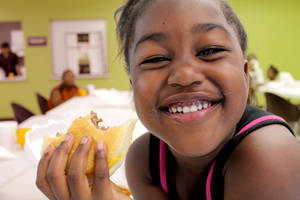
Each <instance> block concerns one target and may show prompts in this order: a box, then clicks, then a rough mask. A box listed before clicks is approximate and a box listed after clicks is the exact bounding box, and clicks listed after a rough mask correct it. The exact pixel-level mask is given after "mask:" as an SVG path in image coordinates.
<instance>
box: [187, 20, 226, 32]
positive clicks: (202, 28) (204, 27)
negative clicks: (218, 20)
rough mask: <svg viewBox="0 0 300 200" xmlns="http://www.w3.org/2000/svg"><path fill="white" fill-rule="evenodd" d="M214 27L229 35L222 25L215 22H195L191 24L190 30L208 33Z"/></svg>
mask: <svg viewBox="0 0 300 200" xmlns="http://www.w3.org/2000/svg"><path fill="white" fill-rule="evenodd" d="M214 29H220V30H222V31H224V32H225V33H226V34H228V35H230V33H229V31H228V30H227V29H226V28H225V27H224V26H223V25H221V24H215V23H204V24H195V25H193V27H192V29H191V32H192V33H193V34H198V33H208V32H210V31H212V30H214Z"/></svg>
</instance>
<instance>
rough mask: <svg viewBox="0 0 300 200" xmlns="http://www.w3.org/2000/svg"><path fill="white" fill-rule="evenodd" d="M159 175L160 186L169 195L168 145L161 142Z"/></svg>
mask: <svg viewBox="0 0 300 200" xmlns="http://www.w3.org/2000/svg"><path fill="white" fill-rule="evenodd" d="M159 173H160V184H161V186H162V188H163V190H164V191H165V192H166V193H167V194H168V193H169V192H168V186H167V176H166V143H164V142H163V141H162V140H159Z"/></svg>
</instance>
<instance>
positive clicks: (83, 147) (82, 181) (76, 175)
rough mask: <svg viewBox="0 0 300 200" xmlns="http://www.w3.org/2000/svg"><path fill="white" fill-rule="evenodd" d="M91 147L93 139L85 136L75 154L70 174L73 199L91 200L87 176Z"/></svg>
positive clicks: (69, 180) (69, 181) (69, 182)
mask: <svg viewBox="0 0 300 200" xmlns="http://www.w3.org/2000/svg"><path fill="white" fill-rule="evenodd" d="M90 147H91V138H90V137H88V136H84V137H82V139H81V141H80V143H79V145H78V147H77V149H76V151H75V153H74V154H73V157H72V161H71V165H70V169H69V172H68V184H69V187H70V191H71V196H72V199H90V196H91V190H90V188H89V183H88V180H87V177H86V175H85V172H86V167H87V160H88V155H89V151H90Z"/></svg>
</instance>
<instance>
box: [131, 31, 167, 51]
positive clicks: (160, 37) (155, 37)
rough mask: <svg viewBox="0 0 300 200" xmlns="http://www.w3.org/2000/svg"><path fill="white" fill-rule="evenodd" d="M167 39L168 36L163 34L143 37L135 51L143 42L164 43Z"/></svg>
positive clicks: (151, 34)
mask: <svg viewBox="0 0 300 200" xmlns="http://www.w3.org/2000/svg"><path fill="white" fill-rule="evenodd" d="M167 39H168V36H167V35H166V34H164V33H161V32H157V33H150V34H146V35H143V37H141V39H139V41H138V42H137V43H136V45H135V48H134V51H136V49H137V47H138V46H139V45H140V44H141V43H143V42H146V41H154V42H161V41H164V40H167Z"/></svg>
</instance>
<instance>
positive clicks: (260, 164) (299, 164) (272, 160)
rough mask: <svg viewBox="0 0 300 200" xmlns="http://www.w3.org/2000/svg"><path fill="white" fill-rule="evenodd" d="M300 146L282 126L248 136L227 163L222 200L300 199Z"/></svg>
mask: <svg viewBox="0 0 300 200" xmlns="http://www.w3.org/2000/svg"><path fill="white" fill-rule="evenodd" d="M299 169H300V145H299V143H298V142H297V140H296V139H295V137H294V136H293V135H292V134H291V133H290V132H289V130H288V129H287V128H286V127H284V126H282V125H269V126H266V127H263V128H260V129H258V130H256V131H254V132H253V133H251V134H250V135H248V136H247V137H246V138H245V139H244V140H243V141H242V142H241V143H240V144H239V146H238V147H237V148H236V149H235V150H234V151H233V153H232V154H231V155H230V158H229V159H228V162H227V163H226V169H225V172H224V173H225V175H224V177H225V183H224V184H225V189H224V199H230V200H235V199H244V200H247V199H256V200H260V199H272V200H273V199H274V200H277V199H278V200H279V199H285V200H292V199H293V200H294V199H298V198H299V197H300V190H299V188H300V173H299Z"/></svg>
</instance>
